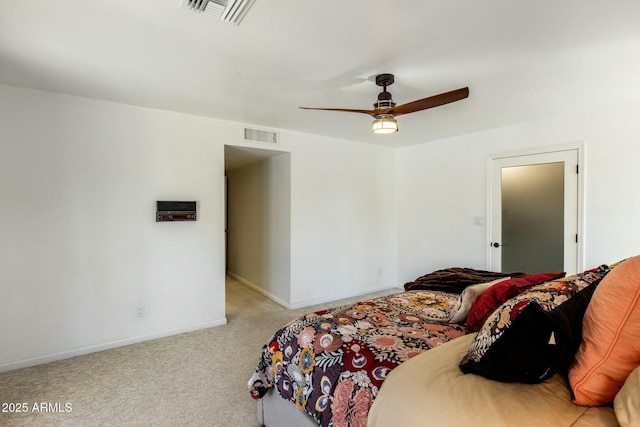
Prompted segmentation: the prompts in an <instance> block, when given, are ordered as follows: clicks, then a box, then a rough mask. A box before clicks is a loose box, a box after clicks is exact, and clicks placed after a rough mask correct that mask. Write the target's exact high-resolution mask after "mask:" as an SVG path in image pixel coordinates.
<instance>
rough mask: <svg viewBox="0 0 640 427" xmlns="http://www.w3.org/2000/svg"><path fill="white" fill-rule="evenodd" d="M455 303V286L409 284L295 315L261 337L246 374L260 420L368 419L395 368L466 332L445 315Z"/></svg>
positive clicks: (339, 422) (344, 422)
mask: <svg viewBox="0 0 640 427" xmlns="http://www.w3.org/2000/svg"><path fill="white" fill-rule="evenodd" d="M488 280H490V279H488ZM459 304H460V299H459V295H458V294H456V293H450V292H443V291H435V290H412V291H408V292H402V293H398V294H394V295H389V296H384V297H379V298H375V299H370V300H365V301H361V302H357V303H354V304H349V305H344V306H340V307H336V308H333V309H329V310H324V311H318V312H314V313H309V314H306V315H304V316H301V317H299V318H297V319H295V320H293V321H292V322H290V323H289V324H287V325H286V326H284V327H283V328H281V329H280V330H278V331H277V332H276V333H275V334H274V335H273V337H272V338H271V339H270V340H269V342H267V343H266V344H265V345H264V347H263V348H262V351H261V354H260V357H259V362H258V365H257V367H256V371H255V373H254V374H253V376H252V377H251V379H250V380H249V390H250V393H251V396H252V397H253V398H255V399H259V400H260V402H259V404H258V418H259V420H260V422H261V423H262V424H263V425H266V426H269V427H270V426H277V425H282V426H284V425H296V426H304V425H309V426H313V425H320V426H323V427H328V426H334V427H342V426H366V424H367V414H368V412H369V408H370V407H371V405H372V403H373V401H374V400H375V398H376V396H377V394H378V391H379V389H380V386H381V385H382V383H383V381H384V380H385V378H386V377H387V375H388V374H389V373H390V372H391V371H392V370H393V369H394V368H396V367H397V366H398V365H400V364H401V363H403V362H405V361H407V360H409V359H411V358H412V357H414V356H416V355H418V354H421V353H423V352H424V351H426V350H428V349H431V348H434V347H437V346H439V345H441V344H444V343H446V342H448V341H451V340H453V339H455V338H458V337H461V336H463V335H465V334H467V333H468V332H469V331H468V330H467V329H466V328H465V327H464V326H462V325H456V324H449V323H448V322H449V320H450V319H451V317H452V315H453V314H454V313H455V312H456V310H457V309H458V308H459ZM296 408H297V409H296ZM305 413H306V414H307V415H305Z"/></svg>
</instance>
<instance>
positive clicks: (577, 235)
mask: <svg viewBox="0 0 640 427" xmlns="http://www.w3.org/2000/svg"><path fill="white" fill-rule="evenodd" d="M576 243H578V235H577V234H576Z"/></svg>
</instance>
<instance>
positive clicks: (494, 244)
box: [489, 242, 502, 248]
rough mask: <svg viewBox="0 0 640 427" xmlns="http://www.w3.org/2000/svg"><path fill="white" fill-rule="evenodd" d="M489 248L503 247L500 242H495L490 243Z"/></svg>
mask: <svg viewBox="0 0 640 427" xmlns="http://www.w3.org/2000/svg"><path fill="white" fill-rule="evenodd" d="M489 246H493V247H494V248H499V247H500V246H502V245H501V244H500V243H498V242H493V243H490V244H489Z"/></svg>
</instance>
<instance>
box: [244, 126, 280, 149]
mask: <svg viewBox="0 0 640 427" xmlns="http://www.w3.org/2000/svg"><path fill="white" fill-rule="evenodd" d="M244 140H245V141H249V142H262V143H266V144H274V145H277V144H279V143H280V141H279V139H278V132H274V131H270V130H262V129H251V128H244Z"/></svg>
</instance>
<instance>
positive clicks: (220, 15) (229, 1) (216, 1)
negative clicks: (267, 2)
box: [180, 0, 255, 25]
mask: <svg viewBox="0 0 640 427" xmlns="http://www.w3.org/2000/svg"><path fill="white" fill-rule="evenodd" d="M254 1H255V0H180V7H181V8H183V9H187V10H193V11H195V12H202V13H204V14H205V15H207V16H209V17H211V18H215V19H218V20H221V21H225V22H230V23H232V24H235V25H240V22H241V21H242V19H243V18H244V16H245V15H246V14H247V12H248V11H249V9H250V8H251V6H252V5H253V2H254Z"/></svg>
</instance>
